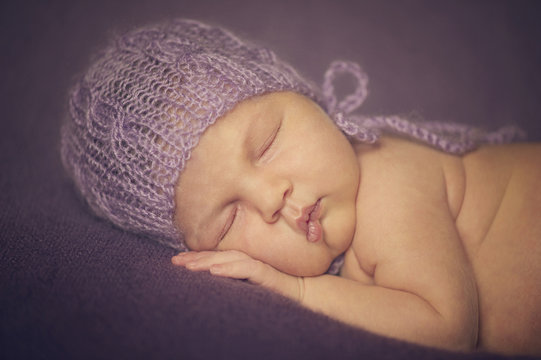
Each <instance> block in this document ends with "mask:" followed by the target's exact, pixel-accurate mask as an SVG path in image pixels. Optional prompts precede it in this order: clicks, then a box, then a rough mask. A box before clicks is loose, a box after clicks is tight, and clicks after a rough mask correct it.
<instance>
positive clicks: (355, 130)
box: [322, 61, 525, 154]
mask: <svg viewBox="0 0 541 360" xmlns="http://www.w3.org/2000/svg"><path fill="white" fill-rule="evenodd" d="M344 73H349V74H350V75H352V76H353V77H354V78H355V79H356V80H357V87H356V89H355V91H354V92H353V93H352V94H349V95H347V96H346V97H345V98H344V99H343V100H341V101H338V99H337V97H336V94H335V89H334V85H333V83H334V81H335V79H336V77H337V76H338V75H341V74H344ZM322 92H323V100H324V102H325V105H326V106H327V111H328V113H329V115H330V116H331V118H332V119H333V120H334V122H335V123H336V125H337V126H338V127H339V128H340V129H341V130H342V131H343V132H344V133H345V134H346V135H348V136H349V137H350V138H351V139H354V140H357V141H360V142H364V143H369V144H371V143H375V142H376V141H377V140H378V139H379V137H380V135H381V134H382V133H394V134H398V135H400V136H406V137H408V138H410V139H415V140H418V141H421V142H423V143H425V144H427V145H430V146H433V147H435V148H437V149H440V150H443V151H445V152H447V153H451V154H464V153H466V152H469V151H472V150H474V149H475V148H476V147H478V146H479V145H480V144H483V143H485V144H486V143H488V144H502V143H508V142H512V141H516V140H522V139H524V138H525V134H524V132H523V131H521V130H520V129H519V128H517V127H514V126H507V127H503V128H500V129H496V130H495V131H486V130H483V129H480V128H477V127H475V126H471V125H466V124H458V123H453V122H439V121H423V120H416V121H414V120H412V119H408V118H405V117H402V116H397V115H390V116H381V115H376V116H364V115H359V114H351V113H352V112H353V111H354V110H356V109H357V108H359V107H360V106H361V105H362V104H363V102H364V101H365V99H366V97H367V96H368V76H367V75H366V73H364V71H363V70H362V69H361V67H360V66H359V65H358V64H356V63H354V62H349V61H334V62H332V63H331V65H330V66H329V68H328V69H327V71H326V72H325V75H324V79H323V86H322Z"/></svg>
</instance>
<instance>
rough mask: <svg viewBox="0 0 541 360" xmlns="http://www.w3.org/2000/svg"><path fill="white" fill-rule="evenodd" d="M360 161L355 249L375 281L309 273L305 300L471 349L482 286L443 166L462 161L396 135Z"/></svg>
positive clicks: (367, 324) (396, 333)
mask: <svg viewBox="0 0 541 360" xmlns="http://www.w3.org/2000/svg"><path fill="white" fill-rule="evenodd" d="M361 159H362V161H361V186H360V192H359V195H358V196H359V197H358V203H359V206H358V213H357V216H358V223H357V230H356V241H355V242H354V244H353V246H352V249H351V251H352V252H353V253H354V254H355V256H353V258H354V260H357V261H358V263H359V265H358V266H359V267H361V268H362V269H364V271H366V272H367V273H368V274H369V275H371V276H372V278H373V282H374V285H370V286H366V285H362V284H359V283H355V282H353V281H350V280H348V279H343V278H339V279H333V278H331V277H327V276H323V277H320V278H306V279H305V295H304V300H303V302H304V303H305V304H306V305H307V306H308V307H310V308H312V309H316V310H320V311H323V312H325V313H327V314H329V315H331V316H333V317H336V318H340V319H342V320H344V321H346V322H348V323H351V324H355V325H357V326H361V327H364V328H366V329H369V330H372V331H374V332H377V333H380V334H383V335H389V336H393V337H397V338H401V339H405V340H411V341H414V342H418V343H423V344H427V345H435V346H439V347H446V348H453V349H464V348H472V347H473V346H474V345H475V343H476V340H477V329H478V309H477V304H478V303H477V291H476V285H475V279H474V275H473V271H472V268H471V266H470V263H469V261H468V259H467V256H466V253H465V251H464V248H463V244H462V241H461V240H460V238H459V234H458V231H457V229H456V226H455V221H454V216H453V213H452V211H451V209H450V207H451V206H450V205H449V201H448V196H452V187H448V186H447V180H446V176H448V175H449V174H451V173H450V172H448V171H445V168H446V167H447V166H453V165H456V164H457V162H456V161H457V159H456V158H455V159H453V158H450V157H448V156H444V155H442V154H440V153H438V152H436V151H433V150H431V149H429V148H426V147H423V146H420V145H417V144H414V143H410V142H405V141H401V140H396V139H383V140H382V145H381V147H380V149H378V150H376V151H368V152H365V153H363V152H361ZM458 163H460V162H459V160H458ZM448 190H449V191H448ZM455 214H456V212H455ZM325 309H327V310H325Z"/></svg>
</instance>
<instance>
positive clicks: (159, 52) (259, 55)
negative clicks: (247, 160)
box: [61, 20, 517, 250]
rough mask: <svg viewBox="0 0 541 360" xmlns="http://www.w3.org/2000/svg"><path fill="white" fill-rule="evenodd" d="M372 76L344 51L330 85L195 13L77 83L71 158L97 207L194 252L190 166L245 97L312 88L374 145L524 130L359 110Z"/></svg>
mask: <svg viewBox="0 0 541 360" xmlns="http://www.w3.org/2000/svg"><path fill="white" fill-rule="evenodd" d="M340 73H350V74H352V75H353V76H355V77H356V79H357V82H358V86H357V89H356V91H355V92H354V93H353V94H351V95H349V96H347V97H346V98H345V99H344V100H342V101H340V102H338V101H337V99H336V97H335V94H334V88H333V81H334V78H335V77H336V76H337V75H338V74H340ZM367 82H368V80H367V77H366V75H365V74H364V73H363V72H362V71H361V69H360V68H359V66H358V65H357V64H354V63H350V62H341V61H337V62H334V63H332V64H331V66H330V68H329V70H328V71H327V72H326V74H325V79H324V84H323V87H322V92H320V91H319V90H318V88H317V87H315V86H313V85H312V84H311V83H310V82H308V81H306V80H305V79H303V78H301V77H300V76H299V75H298V74H297V73H296V72H295V70H293V69H292V68H291V67H290V66H289V65H287V64H286V63H284V62H282V61H280V60H279V59H278V58H277V57H276V56H275V54H274V53H273V52H272V51H270V50H268V49H266V48H263V47H260V46H257V45H254V44H249V43H247V42H245V41H242V40H240V39H238V38H237V37H235V36H234V35H233V34H231V33H229V32H227V31H226V30H224V29H221V28H218V27H212V26H208V25H205V24H202V23H200V22H197V21H190V20H175V21H171V22H166V23H162V24H157V25H153V26H148V27H144V28H140V29H138V30H135V31H131V32H129V33H127V34H125V35H123V36H120V37H118V38H116V39H115V41H114V42H112V43H111V44H110V45H109V46H108V47H106V48H105V49H104V50H103V51H102V52H101V53H100V54H99V56H98V57H97V59H96V61H95V62H94V63H93V64H92V65H91V66H90V68H89V69H88V71H87V72H86V74H85V75H84V76H83V77H82V79H80V80H79V81H78V82H77V83H76V85H75V86H74V88H73V89H72V91H71V93H70V102H69V113H70V117H69V121H67V122H66V123H65V124H64V126H63V128H62V144H61V153H62V160H63V162H64V165H65V167H66V169H67V170H68V172H69V174H70V175H71V176H72V177H73V179H74V181H75V183H76V185H77V187H78V189H79V191H80V192H81V194H82V195H83V197H84V198H85V199H86V201H87V202H88V204H89V205H90V207H91V208H92V209H93V210H94V211H95V213H96V214H98V215H99V216H101V217H103V218H106V219H108V220H110V221H112V222H113V223H114V224H116V225H117V226H120V227H121V228H123V229H126V230H131V231H135V232H138V233H143V234H147V235H150V236H151V237H153V238H154V239H156V240H158V241H161V242H162V243H164V244H167V245H169V246H172V247H174V248H176V249H179V250H184V249H185V245H184V242H183V240H182V235H181V233H180V231H179V230H178V229H177V228H176V226H175V224H174V213H175V201H174V187H175V185H176V183H177V180H178V177H179V174H180V173H181V171H182V169H183V168H184V165H185V164H186V161H188V159H189V158H190V153H191V150H192V149H193V148H194V147H195V146H196V145H197V143H198V140H199V137H200V136H201V134H202V133H203V132H204V131H205V129H207V128H208V127H209V126H210V125H211V124H213V123H214V122H215V121H216V120H217V119H218V118H219V117H221V116H222V115H224V114H225V113H226V112H228V111H229V110H231V109H232V108H233V107H234V106H235V104H237V103H239V102H241V101H243V100H244V99H247V98H250V97H253V96H256V95H261V94H265V93H269V92H275V91H286V90H290V91H295V92H298V93H301V94H303V95H306V96H308V97H310V98H311V99H312V100H314V101H316V102H317V103H319V104H320V105H321V106H322V107H323V108H324V109H325V110H326V111H327V112H328V113H329V115H330V116H331V117H332V118H333V120H334V121H335V122H336V124H337V125H338V126H339V127H340V128H341V129H342V131H344V133H346V134H347V135H349V136H350V137H352V138H355V139H357V140H359V141H363V142H368V143H373V142H375V141H377V139H378V137H379V135H380V134H381V133H382V132H385V131H388V132H395V133H400V134H402V135H405V136H407V137H411V138H415V139H418V140H420V141H423V142H425V143H428V144H431V145H433V146H435V147H437V148H439V149H441V150H443V151H447V152H452V153H464V152H466V151H469V150H471V149H473V148H474V147H475V146H477V145H478V144H479V143H482V142H493V143H494V142H505V141H509V140H510V139H511V138H512V137H513V136H515V135H516V134H517V132H516V131H515V130H514V129H502V130H500V131H498V132H495V133H485V132H482V131H479V130H478V129H475V128H472V127H469V126H464V125H456V124H449V123H434V122H430V123H429V122H426V123H413V122H411V121H409V120H407V119H404V118H400V117H397V116H390V117H385V116H376V117H364V116H359V115H351V114H350V113H351V112H352V111H354V110H355V109H357V108H358V107H359V106H360V105H361V104H362V103H363V101H364V100H365V98H366V96H367Z"/></svg>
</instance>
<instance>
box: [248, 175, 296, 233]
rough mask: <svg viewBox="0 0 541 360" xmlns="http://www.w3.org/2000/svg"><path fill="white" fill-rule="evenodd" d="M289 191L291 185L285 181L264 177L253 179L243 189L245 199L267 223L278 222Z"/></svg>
mask: <svg viewBox="0 0 541 360" xmlns="http://www.w3.org/2000/svg"><path fill="white" fill-rule="evenodd" d="M291 191H292V187H291V183H290V182H289V181H287V180H286V179H283V178H279V177H264V176H259V177H255V178H254V180H253V181H250V183H249V184H245V188H244V193H245V197H246V199H247V200H248V201H249V202H250V204H251V205H252V206H254V207H255V208H256V209H257V210H258V211H259V213H260V214H261V216H262V218H263V220H264V221H265V222H267V223H275V222H276V221H278V219H279V218H280V212H281V211H282V209H283V208H284V205H285V203H286V199H287V197H288V196H289V194H290V193H291Z"/></svg>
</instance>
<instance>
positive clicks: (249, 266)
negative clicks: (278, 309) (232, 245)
mask: <svg viewBox="0 0 541 360" xmlns="http://www.w3.org/2000/svg"><path fill="white" fill-rule="evenodd" d="M171 262H172V263H173V264H174V265H180V266H184V267H185V268H187V269H189V270H192V271H210V273H211V274H213V275H216V276H223V277H230V278H233V279H246V280H248V281H250V282H252V283H254V284H257V285H262V286H264V287H266V288H269V289H271V290H273V291H276V292H278V293H280V294H282V295H285V296H287V297H289V298H292V299H293V300H296V301H299V302H302V297H303V293H304V279H303V278H302V277H295V276H292V275H288V274H285V273H283V272H280V271H278V270H276V269H275V268H273V267H272V266H270V265H268V264H265V263H263V262H261V261H259V260H255V259H253V258H251V257H250V256H248V255H246V254H245V253H243V252H241V251H236V250H227V251H201V252H196V251H190V252H185V253H180V254H178V255H176V256H174V257H173V258H172V259H171Z"/></svg>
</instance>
